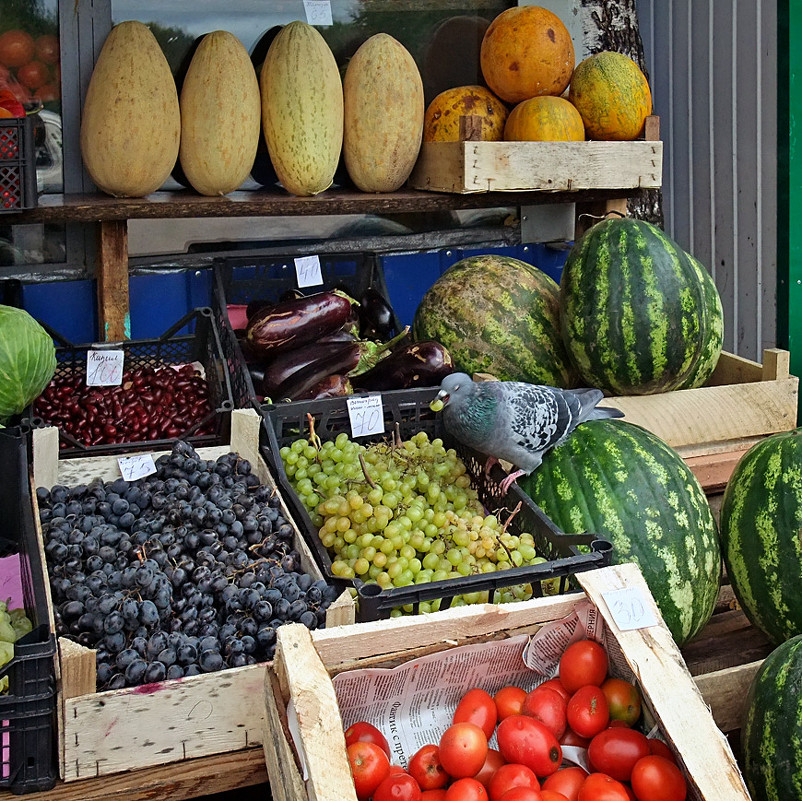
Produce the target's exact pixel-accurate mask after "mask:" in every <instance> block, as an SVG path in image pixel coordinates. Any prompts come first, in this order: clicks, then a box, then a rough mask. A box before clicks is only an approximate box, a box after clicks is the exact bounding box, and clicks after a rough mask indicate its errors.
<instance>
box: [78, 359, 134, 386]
mask: <svg viewBox="0 0 802 801" xmlns="http://www.w3.org/2000/svg"><path fill="white" fill-rule="evenodd" d="M124 362H125V352H124V351H121V350H88V351H87V352H86V385H87V386H88V387H119V386H120V384H122V382H123V363H124Z"/></svg>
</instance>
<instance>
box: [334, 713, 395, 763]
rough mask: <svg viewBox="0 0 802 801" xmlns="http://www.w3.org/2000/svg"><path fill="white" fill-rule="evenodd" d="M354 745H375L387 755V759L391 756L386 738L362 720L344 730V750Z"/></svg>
mask: <svg viewBox="0 0 802 801" xmlns="http://www.w3.org/2000/svg"><path fill="white" fill-rule="evenodd" d="M354 743H375V744H376V745H378V746H379V748H381V750H382V751H384V753H385V754H387V758H388V759H390V758H391V756H392V755H391V754H390V746H389V744H388V743H387V738H386V737H385V736H384V735H383V734H382V733H381V732H380V731H379V730H378V729H377V728H376V727H375V726H372V725H371V724H370V723H366V722H365V721H364V720H360V721H359V722H358V723H354V724H352V725H351V726H349V727H348V728H347V729H346V730H345V746H346V748H347V747H348V746H349V745H353V744H354Z"/></svg>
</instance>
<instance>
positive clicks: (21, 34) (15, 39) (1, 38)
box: [0, 29, 35, 67]
mask: <svg viewBox="0 0 802 801" xmlns="http://www.w3.org/2000/svg"><path fill="white" fill-rule="evenodd" d="M34 51H35V47H34V43H33V37H32V36H31V35H30V34H29V33H26V32H25V31H20V30H17V29H14V30H10V31H6V32H5V33H4V34H2V35H0V64H5V65H6V67H21V66H22V65H23V64H27V63H28V62H29V61H30V60H31V59H32V58H33V54H34Z"/></svg>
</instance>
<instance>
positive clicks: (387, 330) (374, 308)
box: [359, 287, 393, 340]
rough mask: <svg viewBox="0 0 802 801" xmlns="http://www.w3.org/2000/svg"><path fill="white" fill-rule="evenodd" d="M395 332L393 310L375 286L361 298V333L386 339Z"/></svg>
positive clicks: (364, 336)
mask: <svg viewBox="0 0 802 801" xmlns="http://www.w3.org/2000/svg"><path fill="white" fill-rule="evenodd" d="M392 332H393V310H392V308H391V307H390V304H389V303H388V302H387V301H386V300H385V299H384V298H383V297H382V296H381V294H380V293H379V292H377V291H376V290H375V289H374V288H373V287H368V288H367V289H366V290H365V292H364V293H363V294H362V297H361V298H360V299H359V334H360V336H361V337H363V338H365V339H381V340H385V339H388V338H389V337H390V335H391V334H392Z"/></svg>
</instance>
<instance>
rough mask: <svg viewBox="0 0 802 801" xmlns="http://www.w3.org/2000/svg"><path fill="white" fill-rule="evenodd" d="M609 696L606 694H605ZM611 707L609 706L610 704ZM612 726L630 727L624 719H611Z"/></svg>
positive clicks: (616, 727)
mask: <svg viewBox="0 0 802 801" xmlns="http://www.w3.org/2000/svg"><path fill="white" fill-rule="evenodd" d="M604 697H605V698H606V697H607V696H606V695H605V696H604ZM608 708H609V706H608ZM610 728H611V729H628V728H629V726H628V725H627V724H626V723H625V722H624V721H623V720H611V721H610Z"/></svg>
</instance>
